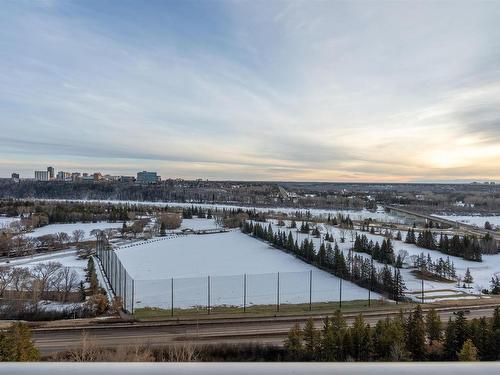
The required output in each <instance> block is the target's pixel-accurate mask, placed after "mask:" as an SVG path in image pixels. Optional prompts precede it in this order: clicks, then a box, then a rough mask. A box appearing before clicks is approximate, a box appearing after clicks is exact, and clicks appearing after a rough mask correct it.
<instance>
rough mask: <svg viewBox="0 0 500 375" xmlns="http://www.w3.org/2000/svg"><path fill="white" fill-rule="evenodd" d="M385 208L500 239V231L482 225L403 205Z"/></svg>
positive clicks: (472, 233)
mask: <svg viewBox="0 0 500 375" xmlns="http://www.w3.org/2000/svg"><path fill="white" fill-rule="evenodd" d="M385 208H387V209H389V211H394V212H399V213H402V214H405V215H410V216H414V217H418V218H421V219H425V220H427V221H433V222H435V223H443V224H447V225H450V226H451V227H452V228H455V229H460V230H462V231H463V232H465V233H468V234H471V235H474V236H478V237H483V236H484V235H485V234H486V233H489V234H490V235H491V236H492V237H493V238H494V239H495V240H497V241H500V233H498V232H496V231H493V230H487V229H484V228H480V227H477V226H474V225H470V224H466V223H461V222H459V221H453V220H449V219H444V218H440V217H437V216H432V215H427V214H423V213H420V212H416V211H412V210H408V209H406V208H402V207H396V206H386V207H385Z"/></svg>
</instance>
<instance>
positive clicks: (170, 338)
mask: <svg viewBox="0 0 500 375" xmlns="http://www.w3.org/2000/svg"><path fill="white" fill-rule="evenodd" d="M493 308H494V307H493V306H477V307H468V308H467V309H469V311H470V313H469V314H468V315H467V317H468V318H478V317H481V316H491V315H492V314H493ZM462 309H463V308H462ZM457 310H459V308H446V309H441V310H439V309H438V310H437V311H438V313H439V315H440V316H441V319H442V321H443V322H446V321H447V320H448V318H449V317H453V316H454V314H453V312H455V311H457ZM395 314H397V311H396V310H394V311H385V312H382V313H380V312H377V313H373V312H372V313H367V314H364V317H365V321H366V322H368V323H370V325H372V326H373V325H375V324H376V323H377V321H378V320H380V319H384V318H385V317H386V316H390V315H395ZM309 317H310V316H305V315H304V316H294V317H277V318H231V319H222V318H221V319H204V320H199V321H193V320H190V321H179V322H176V321H165V322H158V323H127V324H124V323H119V324H109V325H96V326H90V327H84V328H64V329H61V328H50V329H48V328H40V329H34V330H33V338H34V341H35V345H36V346H37V347H38V348H39V350H40V352H41V353H42V355H48V354H51V353H55V352H60V351H66V350H69V349H71V348H75V347H78V346H80V344H81V339H82V334H83V332H84V331H85V332H86V333H87V335H88V337H89V338H91V339H92V341H93V342H94V343H95V345H97V346H104V347H118V346H130V345H139V344H140V345H145V344H150V345H165V344H180V343H197V344H200V343H206V344H208V343H226V344H228V343H251V342H253V343H255V342H258V343H267V344H275V345H281V344H282V343H283V340H284V338H285V337H286V335H287V333H288V331H289V330H290V328H291V327H292V326H293V324H295V323H297V322H298V323H301V324H303V323H304V322H305V321H306V320H307V319H308V318H309ZM313 319H314V320H315V322H316V323H317V324H316V326H317V327H318V328H319V327H321V321H322V319H323V316H319V315H317V316H314V317H313ZM346 320H347V322H348V324H351V323H352V322H353V320H354V315H349V316H346Z"/></svg>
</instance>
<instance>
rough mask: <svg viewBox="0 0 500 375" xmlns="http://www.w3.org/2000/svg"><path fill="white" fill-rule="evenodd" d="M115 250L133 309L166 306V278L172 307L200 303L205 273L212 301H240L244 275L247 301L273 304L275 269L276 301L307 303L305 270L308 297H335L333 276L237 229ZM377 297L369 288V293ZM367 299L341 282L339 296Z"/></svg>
mask: <svg viewBox="0 0 500 375" xmlns="http://www.w3.org/2000/svg"><path fill="white" fill-rule="evenodd" d="M116 253H117V255H118V257H119V258H120V260H121V261H122V264H123V265H124V267H125V268H126V269H127V271H128V273H129V274H130V275H131V277H132V278H134V279H135V296H136V298H135V299H136V305H135V307H136V308H137V307H146V306H149V307H153V306H154V307H163V308H168V307H170V305H171V297H172V295H171V278H174V305H175V307H183V308H186V307H191V306H205V305H206V304H207V303H208V282H209V281H208V276H210V290H211V291H210V294H211V304H212V305H240V306H241V305H242V304H243V284H244V274H247V304H248V305H250V304H274V303H276V301H277V289H278V285H277V284H278V272H279V274H280V276H279V277H280V286H279V289H280V303H307V302H309V277H310V272H309V271H311V270H312V271H313V282H312V290H313V292H312V301H313V302H325V301H337V300H338V299H339V287H340V285H339V284H340V280H339V279H338V278H337V277H335V276H333V275H331V274H329V273H327V272H324V271H321V270H319V269H317V268H315V267H314V266H311V265H309V264H307V263H304V262H302V261H301V260H299V259H297V258H295V257H294V256H293V255H290V254H287V253H285V252H283V251H281V250H278V249H275V248H273V247H271V246H269V245H268V244H266V243H265V242H263V241H260V240H257V239H254V238H251V237H250V236H247V235H245V234H242V233H240V232H239V231H232V232H228V233H218V234H210V235H189V236H181V237H172V238H170V239H168V240H164V241H148V242H147V243H144V244H142V245H136V246H131V247H124V248H120V249H117V250H116ZM380 297H381V296H380V295H378V294H376V293H372V298H380ZM367 298H368V290H366V289H363V288H361V287H358V286H357V285H355V284H352V283H350V282H347V281H343V290H342V299H343V300H359V299H367Z"/></svg>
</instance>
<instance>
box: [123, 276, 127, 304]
mask: <svg viewBox="0 0 500 375" xmlns="http://www.w3.org/2000/svg"><path fill="white" fill-rule="evenodd" d="M123 304H124V305H125V310H127V273H125V289H124V291H123Z"/></svg>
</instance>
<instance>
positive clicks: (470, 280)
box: [464, 267, 474, 288]
mask: <svg viewBox="0 0 500 375" xmlns="http://www.w3.org/2000/svg"><path fill="white" fill-rule="evenodd" d="M473 282H474V278H473V277H472V275H471V273H470V269H469V267H467V270H466V271H465V276H464V283H466V284H467V287H468V288H470V284H472V283H473Z"/></svg>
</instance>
